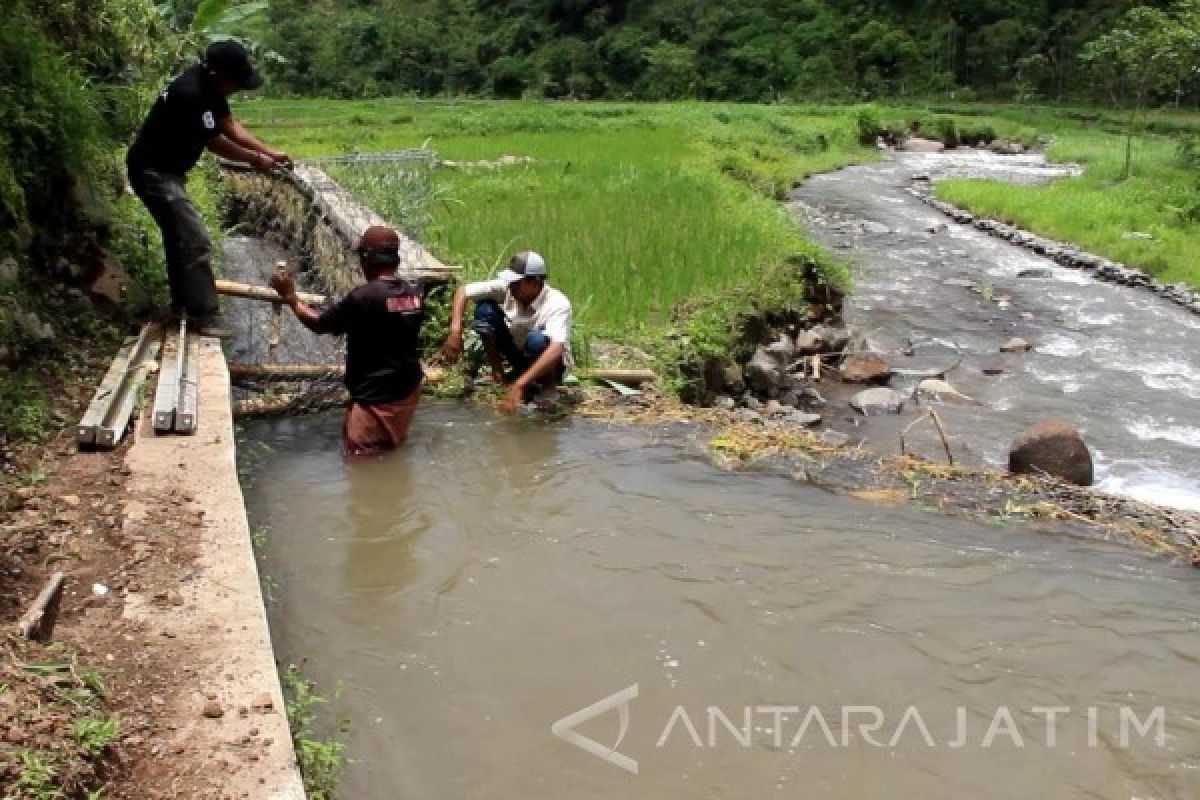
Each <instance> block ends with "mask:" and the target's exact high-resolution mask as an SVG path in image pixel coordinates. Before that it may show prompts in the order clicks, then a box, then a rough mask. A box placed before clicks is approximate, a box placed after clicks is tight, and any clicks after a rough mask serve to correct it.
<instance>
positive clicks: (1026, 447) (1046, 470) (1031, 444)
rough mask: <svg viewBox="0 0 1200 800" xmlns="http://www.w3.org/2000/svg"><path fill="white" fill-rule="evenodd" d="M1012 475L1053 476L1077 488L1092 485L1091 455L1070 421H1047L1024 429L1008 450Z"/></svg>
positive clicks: (1009, 467)
mask: <svg viewBox="0 0 1200 800" xmlns="http://www.w3.org/2000/svg"><path fill="white" fill-rule="evenodd" d="M1008 469H1009V472H1012V473H1015V474H1018V475H1042V474H1047V475H1052V476H1054V477H1056V478H1061V479H1062V480H1064V481H1067V482H1068V483H1073V484H1075V485H1077V486H1091V485H1092V481H1093V471H1092V454H1091V451H1090V450H1088V446H1087V444H1086V443H1085V442H1084V441H1083V437H1082V436H1081V435H1080V434H1079V431H1078V430H1077V429H1076V428H1075V426H1074V425H1072V424H1071V423H1069V422H1063V421H1061V420H1045V421H1043V422H1039V423H1037V424H1036V425H1034V426H1033V427H1031V428H1028V429H1027V430H1025V431H1024V432H1023V433H1022V434H1021V435H1020V436H1018V437H1017V439H1016V441H1015V442H1013V445H1012V448H1011V449H1010V450H1009V451H1008Z"/></svg>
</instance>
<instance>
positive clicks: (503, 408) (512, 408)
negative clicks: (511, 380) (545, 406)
mask: <svg viewBox="0 0 1200 800" xmlns="http://www.w3.org/2000/svg"><path fill="white" fill-rule="evenodd" d="M524 392H525V390H524V389H523V388H521V386H519V385H516V384H514V385H513V387H512V388H511V389H509V391H508V394H507V395H505V396H504V399H503V400H501V401H500V405H498V406H497V408H498V409H499V410H500V413H501V414H516V413H517V409H518V408H520V407H521V399H522V397H521V396H522V395H523V394H524Z"/></svg>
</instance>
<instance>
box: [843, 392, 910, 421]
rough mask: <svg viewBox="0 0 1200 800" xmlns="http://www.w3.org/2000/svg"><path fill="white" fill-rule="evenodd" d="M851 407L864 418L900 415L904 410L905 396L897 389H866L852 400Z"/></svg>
mask: <svg viewBox="0 0 1200 800" xmlns="http://www.w3.org/2000/svg"><path fill="white" fill-rule="evenodd" d="M850 407H851V408H853V409H854V410H855V411H857V412H859V413H860V414H862V415H863V416H870V415H871V414H899V413H900V411H901V410H902V409H903V408H904V395H902V394H900V393H899V392H897V391H896V390H895V389H885V388H877V389H864V390H863V391H861V392H859V393H858V394H856V395H854V397H852V398H850Z"/></svg>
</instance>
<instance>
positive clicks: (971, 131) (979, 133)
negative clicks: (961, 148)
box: [958, 125, 996, 147]
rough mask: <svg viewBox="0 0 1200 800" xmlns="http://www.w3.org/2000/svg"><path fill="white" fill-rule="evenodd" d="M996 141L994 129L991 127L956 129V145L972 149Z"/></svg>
mask: <svg viewBox="0 0 1200 800" xmlns="http://www.w3.org/2000/svg"><path fill="white" fill-rule="evenodd" d="M995 140H996V129H995V128H993V127H992V126H991V125H964V126H962V127H960V128H959V129H958V143H959V144H965V145H968V146H971V147H974V146H975V145H977V144H987V143H988V142H993V141H995Z"/></svg>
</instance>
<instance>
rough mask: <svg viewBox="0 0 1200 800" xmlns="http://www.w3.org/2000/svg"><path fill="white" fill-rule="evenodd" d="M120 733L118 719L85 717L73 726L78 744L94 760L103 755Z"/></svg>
mask: <svg viewBox="0 0 1200 800" xmlns="http://www.w3.org/2000/svg"><path fill="white" fill-rule="evenodd" d="M120 732H121V723H120V720H118V719H117V718H116V717H108V718H107V719H101V718H99V717H83V718H82V719H77V720H75V721H74V722H73V723H72V724H71V735H72V736H74V737H75V741H76V743H78V745H79V746H80V747H82V748H83V749H84V750H85V751H86V752H87V753H88V755H90V756H92V757H93V758H95V757H98V756H101V755H103V754H104V751H105V750H106V749H107V748H108V746H109V745H110V744H112V743H113V742H114V741H116V739H117V736H118V735H119V734H120Z"/></svg>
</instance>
